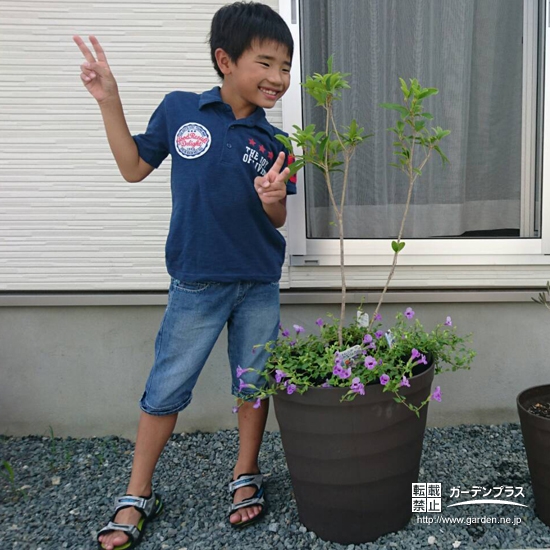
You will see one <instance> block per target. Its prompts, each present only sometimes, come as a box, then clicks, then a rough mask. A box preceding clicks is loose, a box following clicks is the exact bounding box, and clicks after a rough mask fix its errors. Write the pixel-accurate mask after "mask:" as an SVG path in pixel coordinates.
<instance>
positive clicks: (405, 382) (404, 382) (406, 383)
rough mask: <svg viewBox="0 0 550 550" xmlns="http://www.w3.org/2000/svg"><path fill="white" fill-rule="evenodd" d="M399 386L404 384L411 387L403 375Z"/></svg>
mask: <svg viewBox="0 0 550 550" xmlns="http://www.w3.org/2000/svg"><path fill="white" fill-rule="evenodd" d="M399 385H400V386H406V387H407V388H410V387H411V383H410V382H409V381H408V379H407V377H406V376H405V375H403V380H401V383H400V384H399Z"/></svg>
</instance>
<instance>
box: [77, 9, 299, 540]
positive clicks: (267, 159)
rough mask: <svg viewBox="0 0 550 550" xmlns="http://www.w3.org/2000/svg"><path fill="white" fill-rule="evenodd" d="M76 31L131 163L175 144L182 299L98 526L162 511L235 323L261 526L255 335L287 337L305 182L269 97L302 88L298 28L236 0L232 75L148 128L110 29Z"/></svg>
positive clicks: (114, 535)
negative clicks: (286, 230)
mask: <svg viewBox="0 0 550 550" xmlns="http://www.w3.org/2000/svg"><path fill="white" fill-rule="evenodd" d="M74 41H75V42H76V44H77V45H78V47H79V48H80V50H81V52H82V53H83V55H84V57H85V59H86V61H85V62H84V63H83V64H82V65H81V70H82V73H81V75H80V76H81V79H82V81H83V83H84V85H85V87H86V88H87V90H88V91H89V92H90V94H91V95H92V96H93V97H94V98H95V99H96V101H97V102H98V104H99V107H100V109H101V114H102V117H103V121H104V124H105V129H106V132H107V137H108V141H109V145H110V147H111V150H112V153H113V155H114V157H115V160H116V162H117V165H118V167H119V170H120V172H121V174H122V176H123V177H124V178H125V179H126V180H127V181H129V182H138V181H141V180H143V179H144V178H145V177H146V176H147V175H149V174H150V173H151V172H152V171H153V169H155V168H157V167H158V166H159V165H160V164H161V162H162V161H163V160H164V159H165V158H166V156H167V155H168V154H170V155H171V156H172V175H171V188H172V217H171V221H170V230H169V235H168V239H167V243H166V264H167V269H168V273H169V274H170V276H171V279H172V280H171V284H170V290H169V294H168V306H167V308H166V312H165V314H164V318H163V321H162V323H161V327H160V330H159V333H158V335H157V338H156V342H155V360H154V364H153V367H152V369H151V373H150V375H149V379H148V380H147V384H146V387H145V391H144V393H143V396H142V398H141V402H140V407H141V409H142V413H141V417H140V421H139V427H138V434H137V439H136V447H135V454H134V461H133V465H132V473H131V477H130V482H129V485H128V488H127V494H126V495H125V496H123V497H120V498H119V499H117V501H116V504H115V512H114V514H113V516H112V520H111V522H110V523H109V524H108V525H107V526H106V527H105V528H104V529H102V530H101V531H100V533H99V535H98V543H99V546H100V548H104V549H106V550H113V549H115V550H116V549H118V548H121V547H123V548H124V549H125V550H126V549H128V548H134V547H135V546H136V545H137V544H138V543H139V542H140V540H141V538H142V536H143V529H144V527H145V524H146V523H147V522H148V521H149V520H151V519H153V518H154V517H155V516H156V515H157V514H158V513H159V512H160V510H161V508H162V503H161V500H160V497H159V496H158V495H157V494H156V493H155V492H154V491H153V489H152V477H153V472H154V469H155V466H156V464H157V461H158V459H159V457H160V454H161V452H162V450H163V448H164V446H165V444H166V442H167V441H168V439H169V438H170V435H171V434H172V431H173V429H174V426H175V423H176V419H177V414H178V412H180V411H181V410H183V409H184V408H185V407H187V405H189V403H190V401H191V392H192V389H193V387H194V385H195V382H196V380H197V378H198V376H199V374H200V371H201V369H202V367H203V366H204V363H205V362H206V359H207V357H208V355H209V353H210V351H211V350H212V348H213V346H214V343H215V342H216V339H217V337H218V335H219V334H220V332H221V330H222V328H223V326H224V325H225V324H226V323H227V327H228V353H229V360H230V365H231V370H232V393H233V394H234V395H236V396H237V397H238V398H239V403H240V407H239V411H238V424H239V454H238V458H237V462H236V464H235V467H234V470H233V477H232V479H233V482H232V483H231V484H230V487H229V488H230V491H231V493H232V497H233V503H232V504H231V507H230V515H229V521H230V523H231V524H232V525H233V526H245V525H249V524H250V523H251V522H253V521H255V520H257V519H258V518H259V517H260V516H261V515H262V514H263V513H264V511H265V501H264V492H263V487H262V475H261V474H260V470H259V467H258V453H259V448H260V444H261V440H262V435H263V431H264V428H265V422H266V418H267V412H268V401H267V400H265V401H261V402H259V403H255V404H254V402H253V401H251V400H250V393H251V390H250V389H249V388H248V387H247V385H248V384H253V385H260V384H261V383H262V378H260V377H258V375H257V374H256V373H255V372H254V370H253V369H262V368H263V367H264V365H265V361H266V355H265V352H262V351H260V350H261V348H256V352H255V353H254V351H253V349H254V348H253V346H255V345H257V344H262V343H265V342H267V341H269V340H273V339H275V338H276V337H277V332H278V326H279V288H278V280H279V278H280V273H281V265H282V263H283V259H284V250H285V242H284V239H283V237H282V236H281V234H280V233H279V232H278V231H277V229H276V228H278V227H281V226H282V225H283V224H284V222H285V220H286V195H287V194H292V193H295V187H294V184H293V183H290V182H289V183H286V180H287V179H288V176H289V169H288V168H284V169H283V167H284V166H285V164H286V160H285V153H284V152H283V147H282V145H281V144H280V143H279V142H278V141H277V140H276V139H275V135H276V134H278V133H281V131H280V130H278V129H276V128H274V127H273V126H271V125H270V124H269V123H268V122H267V120H266V119H265V112H264V110H263V108H271V107H273V106H274V105H275V103H276V101H277V100H278V99H279V98H281V97H282V96H283V94H284V93H285V92H286V90H287V89H288V86H289V84H290V64H291V61H292V54H293V41H292V36H291V34H290V31H289V29H288V27H287V25H286V24H285V22H284V21H283V20H282V18H281V17H280V16H279V15H278V14H277V13H276V12H275V11H273V10H272V9H271V8H269V7H268V6H265V5H262V4H257V3H245V2H237V3H234V4H230V5H227V6H224V7H223V8H221V9H220V10H219V11H218V12H217V13H216V14H215V15H214V18H213V20H212V26H211V32H210V48H211V56H212V62H213V64H214V68H215V69H216V71H217V73H218V75H219V76H220V77H221V78H222V79H223V83H222V86H221V88H219V87H215V88H213V89H212V90H209V91H206V92H204V93H202V94H194V93H187V92H172V93H170V94H168V95H167V96H165V98H164V99H163V101H162V102H161V104H160V105H159V107H158V108H157V109H156V110H155V112H154V113H153V115H152V117H151V120H150V122H149V125H148V127H147V131H146V132H145V134H141V135H137V136H132V135H131V134H130V132H129V130H128V127H127V125H126V121H125V118H124V113H123V109H122V104H121V101H120V97H119V95H118V89H117V84H116V81H115V79H114V78H113V76H112V74H111V71H110V69H109V66H108V63H107V60H106V57H105V53H104V51H103V49H102V47H101V46H100V44H99V42H98V41H97V39H96V38H95V37H93V36H90V41H91V43H92V45H93V48H94V50H95V54H96V57H94V55H93V54H92V53H91V51H90V50H89V49H88V48H87V47H86V45H85V44H84V42H83V41H82V39H81V38H80V37H78V36H75V37H74ZM96 58H97V59H96ZM241 365H242V366H243V367H244V368H245V372H243V369H242V368H240V366H241ZM248 368H250V370H248V371H247V370H246V369H248ZM243 386H244V387H243ZM128 544H129V545H128ZM127 545H128V546H127Z"/></svg>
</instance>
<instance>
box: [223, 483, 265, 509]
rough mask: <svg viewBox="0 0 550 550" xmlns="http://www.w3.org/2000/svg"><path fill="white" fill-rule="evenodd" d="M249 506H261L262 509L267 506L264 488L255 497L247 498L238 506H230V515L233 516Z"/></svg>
mask: <svg viewBox="0 0 550 550" xmlns="http://www.w3.org/2000/svg"><path fill="white" fill-rule="evenodd" d="M249 506H261V507H262V508H263V507H264V506H265V500H264V490H263V488H262V489H260V490H259V491H258V492H257V493H256V494H255V495H254V496H253V497H251V498H246V499H244V500H243V501H241V502H239V503H237V504H231V505H230V506H229V514H232V513H233V512H236V511H237V510H240V509H241V508H248V507H249Z"/></svg>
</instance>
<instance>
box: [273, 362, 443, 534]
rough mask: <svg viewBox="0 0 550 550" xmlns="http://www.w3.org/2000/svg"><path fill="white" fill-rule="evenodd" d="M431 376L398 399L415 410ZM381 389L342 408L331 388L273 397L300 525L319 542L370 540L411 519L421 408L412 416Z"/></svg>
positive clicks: (429, 372) (430, 373)
mask: <svg viewBox="0 0 550 550" xmlns="http://www.w3.org/2000/svg"><path fill="white" fill-rule="evenodd" d="M433 377H434V368H433V366H431V367H430V368H429V369H428V370H427V371H425V372H424V373H422V374H420V375H418V376H414V377H412V378H411V380H410V382H411V387H410V388H402V389H403V390H404V391H402V394H403V395H404V396H405V397H406V398H407V399H408V400H410V401H411V402H412V403H414V404H416V405H418V404H420V402H421V401H423V400H424V399H426V398H427V397H428V395H430V388H431V384H432V380H433ZM382 389H383V387H382V386H380V385H374V386H367V387H366V388H365V395H364V396H361V395H358V396H357V397H356V398H355V399H354V400H353V401H351V402H344V403H341V402H340V398H341V397H342V395H343V394H344V393H346V392H345V390H343V389H336V388H312V389H310V390H308V391H307V392H306V393H304V394H303V395H300V394H297V393H294V394H292V395H287V394H285V393H280V394H277V395H276V396H275V398H274V403H275V413H276V415H277V421H278V422H279V427H280V430H281V439H282V443H283V448H284V451H285V455H286V461H287V464H288V468H289V471H290V477H291V479H292V486H293V489H294V496H295V498H296V504H297V507H298V515H299V517H300V521H301V522H302V523H303V524H304V525H305V526H306V527H307V528H308V529H310V530H312V531H313V532H314V533H316V534H317V535H318V536H319V537H320V538H322V539H324V540H328V541H333V542H339V543H340V544H358V543H362V542H370V541H373V540H376V539H377V538H378V537H380V536H382V535H384V534H386V533H390V532H392V531H398V530H399V529H402V528H403V527H405V526H406V525H407V523H408V522H409V520H410V518H411V516H412V486H411V484H412V483H415V482H417V481H418V470H419V467H420V457H421V454H422V442H423V438H424V430H425V427H426V414H427V407H424V408H423V409H422V411H421V414H420V418H418V417H417V416H416V415H415V414H414V413H412V412H411V411H410V410H409V409H408V408H407V407H405V406H404V405H402V404H399V403H396V402H395V401H394V399H393V393H391V392H385V393H384V392H383V391H382Z"/></svg>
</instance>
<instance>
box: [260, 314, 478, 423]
mask: <svg viewBox="0 0 550 550" xmlns="http://www.w3.org/2000/svg"><path fill="white" fill-rule="evenodd" d="M365 324H366V323H365V314H363V313H362V311H361V310H359V312H358V316H357V319H356V321H355V322H354V323H353V324H351V325H349V326H346V327H344V329H343V339H344V348H342V347H340V345H339V342H338V326H337V324H336V323H334V322H332V320H331V321H330V322H329V323H325V321H324V320H323V319H317V321H316V325H317V326H318V327H319V328H318V332H316V333H315V334H309V335H306V334H305V330H304V328H303V327H301V326H299V325H294V327H293V329H292V330H287V329H285V328H283V327H280V329H281V330H280V332H281V334H280V337H279V338H278V339H277V340H276V341H275V342H269V343H268V344H267V345H266V349H268V350H269V352H270V358H269V361H268V368H267V369H266V371H265V373H264V375H265V377H266V379H267V383H266V386H265V388H263V389H257V398H258V401H257V403H258V405H259V401H260V400H261V399H265V398H266V397H268V396H269V395H272V394H275V393H277V392H280V391H283V392H286V393H288V394H292V393H294V392H298V393H304V392H306V391H307V390H308V389H309V388H311V387H317V388H319V387H321V388H344V389H346V390H347V392H346V393H344V394H343V396H342V401H344V400H347V401H351V400H352V399H354V398H355V397H356V396H357V395H364V394H365V387H366V386H368V385H374V384H380V385H382V386H384V391H390V392H392V393H394V396H395V400H396V401H397V402H399V403H403V404H404V405H406V406H407V407H408V408H409V409H410V410H412V411H413V412H414V413H415V414H417V415H418V414H419V411H420V409H421V408H422V407H423V406H425V405H426V404H427V403H428V402H429V401H430V400H431V399H434V400H436V401H441V389H440V387H439V386H437V387H436V388H435V390H434V391H433V392H432V394H431V395H430V396H429V397H428V398H427V399H426V400H425V401H424V402H422V403H421V404H420V405H413V404H412V403H408V402H407V400H406V398H405V397H404V396H403V395H401V388H403V387H410V379H411V378H412V377H413V376H414V375H415V374H419V373H420V372H422V371H423V370H425V369H426V368H427V367H428V366H429V365H430V364H431V363H433V364H434V365H435V374H439V373H441V372H446V371H451V370H452V371H454V370H457V369H467V368H469V367H470V363H471V361H472V359H473V358H474V356H475V352H474V351H472V350H470V349H469V348H468V346H467V340H468V337H461V336H459V335H457V333H456V329H455V327H454V326H453V322H452V319H451V317H447V318H446V320H445V321H444V322H443V323H441V324H439V325H437V326H436V327H435V328H434V329H433V330H432V331H431V332H429V331H426V330H425V329H424V327H423V326H422V324H421V323H420V321H419V320H418V319H415V312H414V311H413V310H412V308H410V307H409V308H407V309H406V310H405V311H404V312H399V313H398V314H397V315H396V318H395V322H394V323H393V324H392V327H391V329H389V330H387V329H384V328H383V323H382V317H381V315H380V314H377V316H376V319H375V320H374V322H373V323H372V325H371V326H368V327H366V326H364V325H365Z"/></svg>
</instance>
